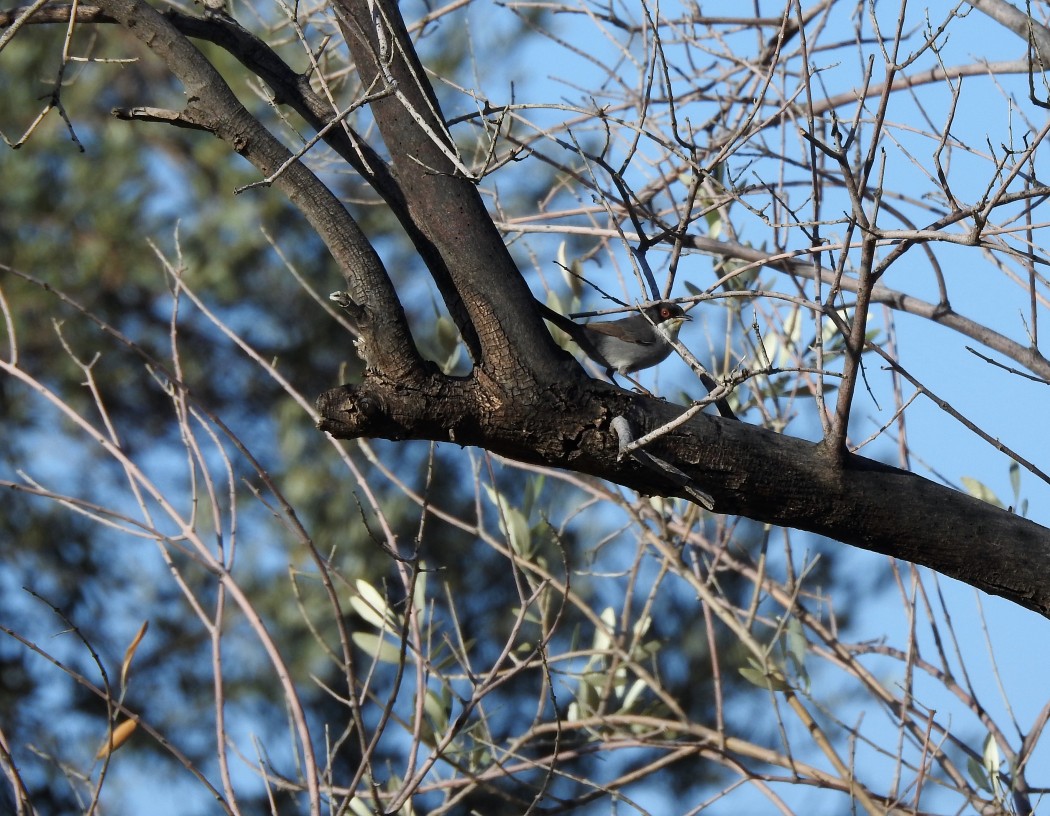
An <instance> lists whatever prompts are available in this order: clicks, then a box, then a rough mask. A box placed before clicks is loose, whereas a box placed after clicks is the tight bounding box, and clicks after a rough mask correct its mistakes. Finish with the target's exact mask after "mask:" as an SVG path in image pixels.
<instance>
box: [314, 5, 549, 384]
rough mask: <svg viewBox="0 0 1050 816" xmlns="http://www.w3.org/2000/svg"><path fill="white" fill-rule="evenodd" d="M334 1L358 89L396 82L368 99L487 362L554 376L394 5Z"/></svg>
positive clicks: (510, 372) (514, 372)
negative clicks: (359, 82)
mask: <svg viewBox="0 0 1050 816" xmlns="http://www.w3.org/2000/svg"><path fill="white" fill-rule="evenodd" d="M333 7H334V8H335V9H336V11H337V13H338V15H339V19H340V22H341V24H342V28H343V33H344V37H345V39H346V42H347V45H348V46H349V48H350V52H351V54H352V55H353V59H354V64H355V66H356V68H357V71H358V73H359V74H360V76H361V80H362V83H363V85H364V87H366V88H370V87H374V86H377V85H380V84H388V85H391V86H393V87H394V88H396V91H397V93H396V94H391V95H389V96H387V97H385V98H383V99H380V100H378V101H376V102H373V103H372V105H371V108H372V112H373V113H374V115H375V118H376V123H377V124H378V126H379V130H380V132H381V134H382V136H383V141H384V142H385V144H386V146H387V149H388V150H389V152H390V156H391V161H392V163H393V166H394V171H395V174H396V176H397V178H398V179H399V181H400V183H401V188H402V190H403V191H404V194H405V196H406V199H407V202H408V207H409V211H410V213H411V215H412V218H413V220H414V221H415V222H416V223H417V224H418V225H419V226H420V228H421V229H422V230H423V231H424V232H425V233H426V235H427V237H428V238H429V239H430V240H431V241H432V242H433V243H434V245H435V246H436V247H437V248H438V251H439V252H440V253H441V256H442V258H443V259H444V261H445V264H446V266H447V267H448V269H449V270H450V271H451V275H452V278H453V281H454V283H455V288H456V290H457V292H458V297H459V298H460V299H461V300H462V302H463V304H464V305H465V307H466V309H467V312H468V313H469V314H470V317H471V320H472V322H473V324H474V326H475V328H476V329H477V332H478V337H479V340H480V342H481V348H482V366H483V368H484V369H485V371H486V372H487V374H488V376H490V377H493V378H499V379H501V380H506V381H512V382H519V381H525V380H529V381H535V382H540V383H543V382H549V381H552V380H556V379H558V378H560V377H561V376H562V375H563V373H564V366H563V364H562V363H563V358H562V355H561V354H560V353H559V351H558V349H557V346H556V345H555V344H554V341H553V340H552V339H551V336H550V334H549V333H548V332H547V330H546V328H545V327H544V325H543V321H542V320H541V319H540V317H539V313H538V312H537V310H536V307H535V304H534V301H533V298H532V295H531V293H530V291H529V289H528V287H527V286H526V284H525V281H524V279H523V278H522V276H521V274H520V273H519V272H518V269H517V267H516V265H515V264H514V261H513V259H512V258H511V256H510V253H509V252H508V250H507V247H506V245H505V244H504V243H503V239H502V237H501V236H500V234H499V232H498V231H497V230H496V228H495V226H494V225H493V223H492V219H491V218H490V217H489V214H488V212H487V210H486V209H485V204H484V201H482V199H481V196H480V194H479V193H478V190H477V187H476V186H475V184H474V180H473V179H471V178H469V177H468V176H467V170H466V168H464V167H463V166H462V165H461V164H459V162H458V158H457V156H456V152H455V145H454V142H453V140H452V137H451V136H450V134H449V133H448V129H447V128H446V126H445V122H444V119H443V118H442V116H441V114H440V110H439V108H438V103H437V98H436V96H435V94H434V92H433V89H432V88H431V86H430V83H429V81H428V80H427V77H426V73H425V71H424V70H423V67H422V65H421V64H420V63H419V60H418V58H417V56H416V54H415V49H414V47H413V44H412V42H411V40H410V38H409V36H408V32H407V30H406V28H405V25H404V22H403V20H402V19H401V13H400V10H399V9H398V7H397V4H396V3H395V2H391V0H377V2H375V3H368V2H365V0H334V3H333Z"/></svg>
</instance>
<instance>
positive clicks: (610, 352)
mask: <svg viewBox="0 0 1050 816" xmlns="http://www.w3.org/2000/svg"><path fill="white" fill-rule="evenodd" d="M536 305H537V306H539V309H540V312H541V313H542V314H543V317H544V319H546V320H549V321H550V322H551V323H553V324H554V325H555V326H557V327H558V328H559V329H561V330H562V331H563V332H565V333H566V334H567V335H569V337H571V338H572V339H573V342H575V343H576V345H577V346H579V347H580V349H581V350H582V351H583V353H584V354H586V355H587V356H588V357H590V358H591V359H592V360H594V361H595V362H596V363H598V364H599V365H603V366H605V376H607V377H608V378H609V379H610V380H611V379H613V373H614V372H615V373H617V374H622V375H624V376H626V375H628V374H632V373H633V372H635V371H641V370H642V369H643V368H650V367H651V366H654V365H656V364H657V363H661V362H663V361H664V360H666V359H667V357H668V355H670V353H671V352H672V351H673V350H674V349H673V347H672V346H671V341H672V340H675V339H677V338H678V332H679V330H680V329H681V328H682V324H683V323H685V322H686V321H687V320H692V318H691V317H689V315H687V314H686V313H685V311H684V310H683V309H682V307H681V306H679V305H678V304H677V303H670V302H669V301H665V300H661V301H658V302H657V303H653V304H651V305H649V306H646V307H645V308H644V309H642V313H641V314H636V315H632V316H631V317H625V318H623V319H622V320H602V321H596V322H592V323H575V322H573V321H572V320H569V318H567V317H565V315H561V314H558V313H557V312H556V311H554V310H553V309H551V308H549V307H548V306H546V305H545V304H543V303H540V302H539V301H538V300H537V301H536ZM697 373H698V374H699V376H700V380H701V382H703V384H704V387H705V388H707V390H708V391H713V390H714V389H715V388H717V387H718V384H717V383H716V382H715V381H714V380H713V379H712V378H711V377H710V375H708V374H707V373H705V372H703V371H700V372H697ZM715 407H716V408H717V409H718V413H720V414H721V415H722V416H724V417H725V418H726V419H737V416H736V413H735V412H734V411H733V409H732V408H731V407H730V405H729V403H728V402H726V400H725V399H719V400H716V401H715Z"/></svg>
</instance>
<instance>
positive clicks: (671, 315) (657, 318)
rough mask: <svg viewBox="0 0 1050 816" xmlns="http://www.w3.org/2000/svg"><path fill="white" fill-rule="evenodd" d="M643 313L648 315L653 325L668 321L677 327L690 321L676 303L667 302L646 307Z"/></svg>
mask: <svg viewBox="0 0 1050 816" xmlns="http://www.w3.org/2000/svg"><path fill="white" fill-rule="evenodd" d="M644 311H645V313H646V314H647V315H649V319H650V320H652V321H653V323H667V322H669V321H674V322H675V323H676V324H677V325H681V324H682V323H684V322H685V321H687V320H692V318H691V317H690V316H689V315H687V314H686V313H685V310H684V309H683V308H682V307H681V306H679V305H678V304H677V303H669V302H667V301H660V302H659V303H654V304H652V305H651V306H646V307H645V310H644Z"/></svg>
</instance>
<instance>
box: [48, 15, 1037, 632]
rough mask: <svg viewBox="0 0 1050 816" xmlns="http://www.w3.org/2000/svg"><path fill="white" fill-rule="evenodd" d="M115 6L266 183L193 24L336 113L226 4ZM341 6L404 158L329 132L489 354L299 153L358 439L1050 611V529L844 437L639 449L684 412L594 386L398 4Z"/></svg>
mask: <svg viewBox="0 0 1050 816" xmlns="http://www.w3.org/2000/svg"><path fill="white" fill-rule="evenodd" d="M97 7H98V9H99V10H100V12H95V11H93V10H91V9H88V10H83V9H82V13H83V14H85V19H88V17H87V15H92V14H93V15H94V17H92V18H90V19H92V20H93V21H94V22H107V21H115V22H117V23H119V24H120V25H122V26H124V27H125V28H126V29H127V30H128V31H129V32H131V33H132V34H134V35H135V36H136V37H138V38H139V39H140V40H141V41H142V42H144V43H145V44H146V45H147V46H149V47H150V48H151V49H152V50H153V52H154V53H155V54H156V55H157V56H158V58H160V59H161V60H163V61H164V62H165V63H166V64H167V66H168V68H169V69H170V70H171V71H172V73H173V74H174V75H175V76H177V77H178V78H179V79H180V81H182V83H183V84H184V86H185V89H186V94H187V105H186V108H185V110H183V111H182V112H180V113H179V116H178V118H179V120H180V122H181V123H182V124H184V125H190V126H194V127H199V128H202V129H205V130H208V131H210V132H212V133H214V134H215V135H216V136H218V137H219V138H221V139H223V140H225V141H226V142H228V143H229V144H230V145H231V147H232V148H233V149H234V150H236V151H237V152H238V153H240V154H241V155H243V156H245V157H246V158H247V159H248V160H249V161H251V162H252V163H253V164H254V165H255V166H256V167H257V168H259V170H260V171H261V172H262V174H263V175H264V176H269V175H271V174H273V173H275V172H276V171H277V170H278V168H280V167H281V166H282V165H283V164H284V163H285V162H287V161H288V160H289V159H290V158H291V156H290V154H289V153H288V151H287V150H286V149H285V148H284V147H283V145H281V144H280V142H278V141H277V140H276V139H275V138H274V137H273V136H272V135H270V134H269V133H268V132H267V131H266V130H265V128H263V127H262V126H261V125H260V124H259V122H258V121H256V120H255V119H254V118H252V117H251V116H250V114H248V112H247V111H246V110H245V109H244V108H243V107H242V106H241V104H240V103H239V102H238V101H237V99H236V98H235V96H234V95H233V93H232V92H231V91H230V90H229V88H228V87H227V86H226V84H225V82H224V81H223V80H222V78H221V77H220V76H219V74H218V73H217V72H216V71H215V70H214V68H213V67H212V66H211V65H210V63H209V62H208V60H207V59H206V58H205V57H204V56H203V55H202V54H201V53H200V52H199V51H198V50H197V49H196V48H195V47H194V46H193V45H192V44H191V42H190V41H189V39H188V38H187V35H190V36H194V37H198V38H203V39H208V40H211V41H213V42H216V43H219V44H220V45H222V46H223V47H225V48H227V49H228V50H229V51H230V52H231V53H233V54H234V55H235V56H237V57H238V59H240V60H241V61H242V62H243V63H244V64H245V65H246V66H247V67H248V68H249V69H250V70H252V71H254V72H256V73H257V74H258V75H259V76H261V77H263V78H264V79H266V80H267V81H268V82H269V83H270V84H271V86H272V87H273V88H274V91H275V93H276V95H277V98H278V101H279V102H281V103H285V104H289V105H291V106H292V107H293V108H295V109H296V110H297V111H299V112H300V113H301V114H302V115H303V116H304V117H305V118H306V119H307V120H308V121H309V122H311V124H313V125H314V126H315V127H318V128H320V127H321V126H323V125H324V123H325V119H326V118H327V117H328V116H330V112H329V111H328V110H326V108H325V106H324V105H323V104H322V103H320V100H318V99H317V97H315V96H314V95H313V92H312V91H311V90H310V88H309V85H308V83H307V82H306V81H305V78H304V77H301V76H298V75H296V74H294V73H293V72H292V71H291V70H290V69H288V68H287V67H286V66H285V65H284V64H283V63H282V62H281V61H280V60H279V59H278V58H277V57H276V56H275V55H274V54H273V53H272V52H271V51H269V50H268V49H267V48H266V46H265V45H264V44H262V43H261V42H260V41H258V40H256V39H255V38H253V37H252V35H250V34H248V33H247V32H245V31H244V30H243V29H241V28H240V27H239V26H237V24H236V23H235V22H233V21H232V20H231V19H229V18H228V17H225V16H224V15H221V14H219V15H215V14H212V15H211V16H210V17H206V18H205V19H203V20H199V19H193V18H189V17H186V16H185V15H180V14H178V13H175V12H172V13H168V14H161V13H160V12H157V11H156V10H154V9H153V8H151V7H150V6H148V5H147V4H145V3H143V2H141V0H97ZM333 7H334V8H335V10H336V12H337V15H338V19H339V21H340V25H341V27H342V29H343V33H344V36H345V38H346V42H347V44H348V46H349V47H350V49H351V52H352V55H353V58H354V61H355V63H356V68H357V70H358V71H359V72H360V73H361V76H362V79H363V82H364V87H366V88H370V89H371V93H370V100H371V101H370V104H371V106H372V109H373V112H374V115H375V119H376V122H377V124H378V126H379V130H380V132H381V134H382V136H383V139H384V142H385V145H386V148H387V151H388V152H389V155H390V160H389V165H387V164H385V163H384V162H383V160H382V159H380V158H379V155H378V154H377V152H376V151H374V150H372V149H371V148H369V147H368V146H367V145H365V143H364V141H363V139H360V138H359V137H357V136H356V134H353V133H352V132H351V131H350V130H349V128H339V127H335V128H331V129H330V131H329V132H328V136H327V138H326V140H327V141H328V143H329V144H330V145H331V146H332V147H333V148H334V149H335V150H337V151H338V152H339V153H340V155H342V156H343V157H344V158H345V159H346V160H347V161H348V162H349V163H351V164H352V165H353V166H354V167H355V168H357V169H358V171H359V172H361V173H362V175H364V176H365V177H366V178H368V179H369V180H370V181H371V182H372V183H373V185H374V186H375V187H376V189H377V190H378V191H379V192H380V194H381V195H383V196H384V198H385V200H386V201H387V203H388V204H389V206H390V207H391V208H392V209H393V211H394V212H395V214H396V215H397V217H398V218H399V219H400V220H401V222H402V224H404V225H405V226H406V229H408V231H409V234H410V237H411V238H412V240H413V241H414V242H415V245H416V247H417V249H418V250H419V252H420V254H421V257H422V258H423V259H424V260H425V262H426V263H427V266H428V269H429V270H430V272H431V274H432V275H433V276H434V278H435V280H436V281H437V283H438V286H439V289H440V291H441V293H442V295H443V297H444V298H445V300H446V304H447V306H448V308H449V311H450V313H451V314H452V315H453V317H454V319H455V320H456V322H457V324H458V326H459V328H460V332H461V334H462V335H463V337H464V340H465V343H466V345H467V347H468V350H469V351H470V353H471V355H472V358H473V360H474V363H475V365H474V367H473V370H472V371H471V373H470V375H469V376H466V377H450V376H445V375H443V374H441V373H439V372H438V371H437V369H436V368H435V367H434V366H433V365H432V364H430V363H428V362H427V361H425V360H423V359H422V357H421V356H420V355H419V354H418V352H417V351H416V348H415V345H414V343H413V342H412V338H411V335H410V333H409V328H408V325H407V323H406V321H405V319H404V313H403V310H402V308H401V304H400V302H399V300H398V297H397V293H396V291H395V289H394V287H393V285H392V283H391V280H390V278H389V276H388V275H387V273H386V271H385V270H384V268H383V266H382V263H381V261H380V259H379V257H378V256H377V255H376V253H375V252H374V250H373V249H372V247H371V245H370V244H369V242H368V241H367V239H366V238H365V236H364V234H363V233H362V232H361V230H360V229H359V228H358V227H357V225H356V223H355V222H354V220H353V218H352V217H351V216H350V214H349V213H348V212H347V211H346V209H345V208H344V207H343V206H342V204H341V203H340V202H339V201H338V200H337V199H336V198H335V197H334V196H333V195H332V194H331V192H330V191H329V190H328V189H327V188H326V187H325V186H324V185H323V184H322V183H321V182H320V181H319V180H318V178H317V177H316V176H314V175H313V174H312V173H310V172H309V171H308V170H307V169H306V168H305V167H303V166H302V165H301V164H299V163H298V162H295V161H293V162H291V163H290V164H289V165H288V167H287V168H286V169H284V170H283V171H282V172H281V173H279V174H278V175H277V176H276V177H275V179H274V181H273V184H274V185H275V186H277V187H278V188H279V189H281V190H282V191H283V192H284V193H285V194H286V195H288V196H289V198H290V199H291V200H292V201H293V203H295V205H296V206H298V207H299V209H300V210H301V211H302V212H303V214H304V216H305V217H306V218H308V219H309V220H310V222H311V223H312V224H313V225H314V227H315V228H316V229H317V231H318V233H319V234H320V235H321V237H322V238H323V239H324V240H325V241H326V243H327V245H328V247H329V248H330V250H331V252H332V255H333V257H334V258H335V259H336V260H337V261H338V263H339V264H340V267H341V268H342V270H343V272H344V274H345V277H346V282H347V290H348V293H349V297H350V298H351V300H352V301H353V303H352V304H351V306H350V307H349V308H350V311H351V313H352V315H353V316H354V318H355V319H356V321H357V323H358V326H359V329H360V331H361V335H362V339H361V341H360V343H359V349H360V350H361V352H362V356H363V357H364V359H365V361H366V371H365V375H364V378H363V381H362V382H361V383H358V384H355V385H346V386H343V387H341V388H338V389H333V390H331V391H329V392H327V393H325V394H323V395H321V397H320V398H319V400H318V407H319V410H320V412H321V415H322V417H323V420H322V422H321V423H320V427H321V428H322V430H324V431H327V432H329V433H331V434H333V435H335V436H338V437H343V438H354V437H360V436H368V437H382V438H387V439H429V440H442V441H451V442H454V443H456V444H460V445H476V446H479V447H482V448H485V449H487V450H490V451H492V452H494V453H497V454H500V455H503V456H507V457H510V458H514V459H519V460H523V461H527V462H532V463H539V464H544V465H548V466H553V467H559V468H568V469H572V470H576V471H579V472H581V473H587V474H590V475H593V476H598V477H601V478H603V479H607V480H609V481H612V482H615V483H618V484H621V485H624V486H626V487H629V488H632V489H635V490H638V491H640V492H641V493H644V494H650V495H668V496H683V497H689V496H691V495H694V492H693V491H694V490H695V489H697V488H699V489H701V490H702V491H705V492H706V493H708V494H710V496H711V497H712V498H713V501H714V510H715V511H716V512H719V513H731V514H739V515H742V516H746V517H749V518H752V519H756V520H759V521H763V522H770V523H774V524H778V525H784V526H787V527H794V528H797V529H801V530H807V531H810V532H814V533H818V534H820V535H823V536H827V537H829V538H832V539H836V540H838V541H841V542H844V543H847V544H852V545H855V546H858V547H863V548H865V549H869V550H874V551H877V552H880V553H885V554H887V555H891V556H894V557H897V558H902V559H905V560H908V561H912V562H916V563H919V564H924V565H926V566H929V567H931V568H933V569H935V570H937V571H939V572H941V573H944V574H945V575H950V576H952V577H954V578H958V579H959V580H962V581H965V582H966V583H969V584H971V585H973V586H975V587H978V588H980V589H983V590H985V591H987V592H991V593H994V594H998V595H1002V596H1004V597H1006V598H1009V599H1011V600H1013V601H1015V602H1017V603H1019V604H1021V605H1023V606H1025V607H1028V608H1030V609H1033V610H1036V611H1038V612H1040V613H1041V614H1043V615H1048V616H1050V572H1048V571H1047V570H1046V569H1045V565H1046V564H1047V563H1050V530H1047V529H1046V528H1043V527H1041V526H1039V525H1036V524H1033V523H1031V522H1029V521H1027V520H1025V519H1023V518H1020V517H1018V516H1017V515H1014V514H1013V513H1011V512H1008V511H1004V510H1001V509H998V508H996V507H994V506H992V505H990V504H987V503H985V502H982V501H979V500H977V499H974V498H971V497H969V496H966V495H963V494H961V493H958V492H956V491H953V490H950V489H948V488H945V487H942V486H940V485H937V484H935V483H933V482H930V481H928V480H926V479H923V478H921V477H919V476H916V475H914V474H912V473H908V472H905V471H902V470H898V469H896V468H893V467H888V466H885V465H882V464H879V463H877V462H874V461H871V460H868V459H864V458H862V457H859V456H855V455H849V454H846V453H844V452H843V451H842V450H841V449H833V448H832V446H831V445H829V444H827V443H817V444H814V443H810V442H806V441H802V440H799V439H794V438H791V437H788V436H785V435H780V434H776V433H772V432H770V431H767V430H764V429H762V428H758V427H754V426H750V425H747V424H745V423H738V422H731V421H727V420H723V419H720V418H716V417H712V416H707V415H702V414H701V415H697V416H694V417H692V418H690V419H689V420H688V421H685V422H683V423H682V424H680V425H678V426H677V427H675V428H674V429H673V430H670V431H668V432H667V433H665V434H664V435H662V436H660V437H659V438H657V439H655V440H654V441H653V442H651V443H650V444H649V445H648V446H647V447H646V451H647V452H648V453H650V454H652V455H653V456H655V457H657V458H658V459H660V460H663V461H664V462H666V463H668V464H669V465H670V466H672V468H673V470H671V471H660V470H656V469H653V468H652V467H650V466H647V465H645V464H643V463H641V462H640V461H638V460H637V459H636V458H635V457H632V456H621V455H620V444H621V439H620V437H619V436H618V435H617V433H616V432H615V431H614V430H613V424H612V423H613V420H614V418H616V417H623V418H624V419H626V420H627V422H628V423H629V425H630V428H631V431H632V433H633V436H634V437H635V438H638V437H641V436H642V435H644V434H646V433H648V432H649V431H652V430H654V429H656V428H659V427H661V426H663V425H664V424H666V423H668V422H670V421H672V420H674V419H675V418H676V417H679V416H680V415H681V414H682V412H683V411H684V410H685V409H684V408H682V407H680V406H676V405H672V404H670V403H668V402H665V401H663V400H659V399H655V398H652V397H649V396H643V395H639V394H635V393H628V392H626V391H623V390H620V389H618V388H615V387H613V386H610V385H607V384H605V383H601V382H596V381H593V380H591V379H589V378H588V377H587V376H586V375H585V373H584V372H583V370H582V369H581V368H580V367H579V366H578V365H576V364H575V363H574V362H573V361H572V360H571V358H568V357H567V355H565V354H564V353H563V352H561V351H560V350H559V349H558V348H557V346H556V345H555V344H554V342H553V340H552V339H551V337H550V335H549V333H548V332H547V330H546V328H545V326H544V324H543V321H542V319H541V318H540V316H539V314H538V312H537V310H536V308H535V304H534V301H533V300H532V296H531V294H530V292H529V290H528V288H527V286H526V285H525V282H524V280H523V278H522V276H521V274H520V273H519V271H518V270H517V269H516V268H515V266H514V263H513V261H512V259H511V257H510V255H509V253H508V252H507V250H506V247H505V246H504V244H503V241H502V239H501V237H500V235H499V232H498V231H497V230H496V228H495V226H494V225H493V222H492V220H491V218H490V217H489V215H488V214H487V212H486V210H485V207H484V204H483V202H482V199H481V197H480V195H479V193H478V191H477V187H476V185H475V183H474V180H472V179H471V178H469V177H468V175H467V173H466V171H465V170H464V168H463V167H461V166H460V165H459V164H458V162H457V161H456V158H455V152H454V150H453V147H452V140H451V137H450V136H449V133H448V130H447V128H446V127H445V124H444V120H443V118H442V116H441V114H440V110H439V108H438V103H437V100H436V97H435V95H434V93H433V91H432V89H431V87H430V85H429V82H428V80H427V78H426V75H425V72H424V70H423V68H422V66H421V65H420V63H419V60H418V58H417V57H416V55H415V52H414V50H413V47H412V43H411V41H410V39H409V37H408V35H407V32H406V30H405V26H404V24H403V22H402V21H401V18H400V15H399V11H398V8H397V5H396V3H394V2H393V1H392V0H376V2H375V3H373V4H369V3H367V2H365V0H335V2H334V4H333ZM67 13H68V12H67ZM123 115H125V116H128V117H129V118H150V117H149V116H147V115H145V114H140V115H138V116H137V115H136V113H135V112H134V111H132V112H123ZM730 254H731V251H730ZM875 294H876V295H877V294H878V289H877V288H876V291H875ZM1042 363H1045V361H1041V362H1040V365H1042Z"/></svg>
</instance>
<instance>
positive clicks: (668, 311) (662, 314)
mask: <svg viewBox="0 0 1050 816" xmlns="http://www.w3.org/2000/svg"><path fill="white" fill-rule="evenodd" d="M670 316H671V309H670V307H668V306H664V307H663V308H662V309H661V310H660V317H670Z"/></svg>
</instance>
